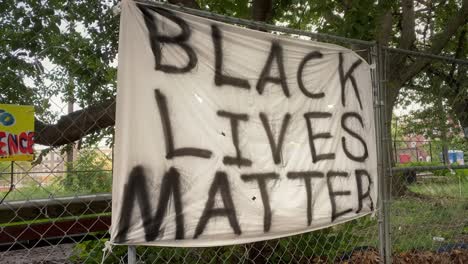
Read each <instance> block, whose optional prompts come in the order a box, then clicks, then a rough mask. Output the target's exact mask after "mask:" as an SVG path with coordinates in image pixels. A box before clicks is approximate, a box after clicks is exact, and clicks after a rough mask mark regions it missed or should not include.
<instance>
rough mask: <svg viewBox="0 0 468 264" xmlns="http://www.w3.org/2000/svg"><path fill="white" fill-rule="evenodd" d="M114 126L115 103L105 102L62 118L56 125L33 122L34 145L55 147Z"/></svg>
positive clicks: (38, 121)
mask: <svg viewBox="0 0 468 264" xmlns="http://www.w3.org/2000/svg"><path fill="white" fill-rule="evenodd" d="M114 124H115V101H106V102H103V103H100V104H99V105H94V106H90V107H88V108H84V109H81V110H78V111H75V112H73V113H70V114H68V115H64V116H62V117H61V118H60V119H59V120H58V121H57V123H56V124H46V123H44V122H42V121H40V120H38V119H36V120H35V122H34V126H35V135H34V137H35V143H37V144H41V145H45V146H51V147H57V146H61V145H65V144H69V143H72V142H75V141H77V140H79V139H80V138H82V137H84V136H86V135H88V134H91V133H93V132H96V131H98V130H100V129H103V128H107V127H111V126H113V125H114Z"/></svg>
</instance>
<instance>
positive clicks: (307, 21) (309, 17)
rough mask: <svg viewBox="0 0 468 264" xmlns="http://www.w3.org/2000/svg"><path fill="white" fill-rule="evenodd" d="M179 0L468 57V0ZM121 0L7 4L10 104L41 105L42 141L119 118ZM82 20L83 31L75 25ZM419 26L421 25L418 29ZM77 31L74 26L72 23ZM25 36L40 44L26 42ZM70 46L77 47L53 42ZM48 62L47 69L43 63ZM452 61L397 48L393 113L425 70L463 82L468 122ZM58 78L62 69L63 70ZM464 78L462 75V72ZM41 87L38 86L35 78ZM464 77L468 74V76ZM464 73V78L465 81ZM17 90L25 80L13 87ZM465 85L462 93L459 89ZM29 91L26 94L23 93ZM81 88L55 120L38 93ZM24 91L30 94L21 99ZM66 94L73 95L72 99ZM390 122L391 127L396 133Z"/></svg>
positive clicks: (454, 93)
mask: <svg viewBox="0 0 468 264" xmlns="http://www.w3.org/2000/svg"><path fill="white" fill-rule="evenodd" d="M169 2H171V3H175V4H182V5H184V6H188V7H194V8H198V7H199V6H200V7H202V8H203V9H207V10H209V11H212V12H217V13H222V14H226V15H231V16H237V17H241V18H249V17H250V18H252V19H254V20H260V21H267V22H270V23H277V22H282V23H286V24H287V25H288V26H290V27H294V28H298V29H303V30H311V29H314V30H316V31H318V32H323V33H330V34H335V35H339V36H343V37H349V38H357V39H363V40H375V41H377V42H378V43H379V44H380V45H382V46H389V47H396V48H401V49H406V50H414V51H424V52H427V53H430V54H435V55H437V54H443V55H448V56H453V57H458V58H466V50H467V49H466V27H467V25H466V24H467V18H468V0H415V1H413V0H402V1H396V0H385V1H383V0H381V1H378V2H376V1H371V0H363V1H351V0H345V1H318V0H308V1H307V0H277V1H272V0H254V1H252V2H250V1H248V0H241V1H232V0H226V1H223V2H222V3H221V2H220V1H214V0H199V1H194V0H171V1H169ZM114 4H115V0H112V1H108V2H107V1H106V2H101V1H98V0H93V1H86V2H80V1H78V2H75V1H69V2H65V3H63V2H62V1H57V0H55V1H52V0H51V1H48V2H46V3H45V4H38V3H37V2H36V1H34V0H23V1H19V2H18V1H13V0H6V1H3V2H2V3H1V4H0V13H2V18H1V19H0V26H1V28H2V36H4V37H3V38H2V40H0V48H1V51H0V64H1V65H2V72H4V76H2V77H0V86H1V87H2V89H5V87H7V88H6V89H7V91H6V92H4V93H2V95H1V97H0V98H1V100H2V102H11V103H34V104H35V105H36V106H37V107H38V108H39V115H38V117H39V118H38V119H36V142H37V143H40V144H44V145H49V146H60V145H64V144H67V143H71V142H74V141H76V140H78V139H80V138H82V137H84V136H86V135H90V134H91V135H94V136H96V135H98V134H96V133H99V131H102V130H103V129H109V128H111V127H112V126H113V124H114V116H115V104H114V101H113V98H114V94H115V68H114V67H112V66H110V65H112V62H113V61H114V60H115V57H116V52H117V24H118V23H117V17H115V16H114V15H113V13H112V9H111V7H112V6H113V5H114ZM76 25H80V27H82V32H85V33H86V34H87V35H88V36H82V35H83V33H82V32H77V31H75V30H74V26H76ZM416 25H417V26H416ZM64 27H65V28H68V30H67V31H64V30H63V28H64ZM24 39H27V40H30V41H22V40H24ZM63 45H66V46H69V47H70V48H69V50H68V51H65V50H62V49H52V48H47V47H50V46H63ZM44 58H48V59H50V60H51V61H52V62H53V63H55V64H56V65H58V66H59V70H60V71H62V73H65V74H62V76H65V77H62V78H60V77H57V80H55V79H54V78H51V80H52V81H55V82H56V84H57V85H56V88H55V89H40V87H41V85H40V83H41V79H40V78H41V74H40V73H41V72H40V69H41V66H40V64H41V63H37V62H38V59H44ZM38 64H39V66H38ZM445 68H447V67H444V66H443V65H442V67H440V66H438V65H435V66H434V65H432V63H431V60H429V59H427V58H423V57H415V56H408V55H405V54H402V53H393V54H391V56H388V62H387V65H386V70H387V72H386V75H387V80H388V81H387V90H386V102H385V104H386V111H387V116H388V117H391V116H392V110H393V107H394V106H395V104H396V102H397V99H398V95H399V94H400V93H401V92H402V90H403V89H402V88H403V87H406V86H408V85H409V84H411V82H412V80H413V79H414V78H415V76H417V75H418V74H421V73H423V72H428V71H437V72H438V73H440V74H441V75H442V74H443V75H444V76H447V77H450V79H452V80H453V79H456V78H454V77H457V76H458V77H460V78H459V79H458V81H456V82H455V81H448V79H447V84H450V85H447V86H445V88H444V89H449V90H450V91H451V92H450V93H445V94H444V96H445V97H446V98H447V100H452V104H451V105H452V106H453V109H458V110H457V113H459V114H457V118H458V119H459V121H460V123H461V124H462V125H463V126H465V127H467V126H468V115H467V114H464V113H466V112H467V109H466V107H467V105H468V104H467V103H466V102H467V101H466V100H467V99H466V97H464V98H463V97H462V100H460V97H459V96H458V94H459V90H463V89H464V87H466V72H465V73H464V72H463V69H466V68H462V67H461V66H459V65H453V66H452V69H451V70H450V71H447V70H446V69H445ZM55 76H57V75H55ZM458 77H457V78H458ZM28 78H29V79H31V80H33V81H34V83H35V84H37V85H36V86H35V85H28V84H26V83H25V79H28ZM463 78H464V79H463ZM461 79H463V80H461ZM11 87H15V90H13V89H12V88H11ZM457 89H458V90H457ZM18 91H19V93H18ZM40 92H43V93H45V94H46V95H53V94H65V95H69V94H70V93H72V94H73V95H74V98H76V100H77V102H78V103H79V104H80V106H82V107H83V109H82V110H79V111H75V112H73V113H71V114H68V115H64V116H62V117H61V118H60V119H58V120H54V119H51V118H49V121H53V122H51V123H48V122H47V121H48V120H47V118H46V117H48V115H47V114H46V112H47V111H46V109H47V106H48V102H47V101H46V100H45V101H44V100H42V101H40V100H39V99H40V98H38V94H40ZM18 94H21V95H22V96H20V97H19V96H18ZM65 99H66V98H65ZM390 123H391V122H390V120H389V121H388V123H387V131H388V133H390Z"/></svg>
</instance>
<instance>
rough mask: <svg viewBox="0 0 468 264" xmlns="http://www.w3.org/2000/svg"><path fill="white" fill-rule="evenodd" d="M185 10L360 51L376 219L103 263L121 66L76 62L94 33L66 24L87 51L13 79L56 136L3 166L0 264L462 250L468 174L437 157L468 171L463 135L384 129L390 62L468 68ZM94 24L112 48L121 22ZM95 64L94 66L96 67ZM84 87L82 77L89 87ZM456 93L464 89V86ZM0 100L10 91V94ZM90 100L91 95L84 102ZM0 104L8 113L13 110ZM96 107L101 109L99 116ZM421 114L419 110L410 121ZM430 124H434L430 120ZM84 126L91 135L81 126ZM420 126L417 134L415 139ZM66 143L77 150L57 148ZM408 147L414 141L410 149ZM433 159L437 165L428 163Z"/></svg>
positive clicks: (410, 93) (330, 258)
mask: <svg viewBox="0 0 468 264" xmlns="http://www.w3.org/2000/svg"><path fill="white" fill-rule="evenodd" d="M114 4H115V3H111V2H109V4H108V8H109V9H111V8H112V6H113V5H114ZM164 6H166V5H164ZM171 8H175V7H171ZM184 10H185V11H188V12H191V13H194V14H196V15H201V16H204V17H209V18H212V19H216V20H220V21H223V22H228V23H233V24H238V25H241V26H245V27H249V28H256V29H262V30H265V31H271V32H272V33H274V34H288V35H290V36H292V37H300V38H303V39H312V40H318V41H322V42H328V43H336V44H339V45H342V46H345V47H348V48H350V49H352V50H354V51H356V52H357V53H358V54H359V55H360V56H361V57H363V58H364V59H365V60H366V61H367V62H368V63H369V64H371V65H374V66H375V67H372V68H373V70H372V78H373V80H372V81H373V87H374V93H375V116H376V122H377V130H378V131H377V132H378V135H379V137H378V142H376V144H377V145H378V146H379V147H378V149H379V153H376V155H378V160H379V169H380V174H381V186H379V204H378V214H377V216H366V217H363V218H360V219H357V220H353V221H351V222H348V223H345V224H341V225H337V226H333V227H330V228H326V229H322V230H318V231H314V232H310V233H306V234H302V235H296V236H291V237H288V238H282V239H276V240H270V241H265V242H257V243H251V244H244V245H236V246H226V247H211V248H162V247H145V246H137V247H134V246H130V247H125V246H114V247H113V248H112V250H110V251H109V250H107V251H105V252H104V251H103V249H104V248H106V244H105V243H106V241H108V239H109V232H108V230H109V227H110V217H111V202H112V201H111V194H110V191H111V189H112V145H113V136H112V135H113V129H112V128H109V126H108V123H106V122H112V121H113V118H114V114H115V109H114V107H115V104H114V102H113V99H112V98H114V96H115V85H116V83H115V72H116V56H115V55H116V51H115V49H116V46H115V47H111V48H109V49H114V53H112V52H111V53H110V54H113V55H114V56H110V57H109V58H108V59H107V61H105V62H102V61H101V62H92V61H91V62H90V61H85V60H80V59H78V57H79V56H80V54H81V53H83V52H84V51H86V48H89V45H90V43H87V42H86V41H85V40H86V39H90V38H93V37H94V33H93V32H89V31H86V30H84V29H82V30H80V29H79V28H80V27H81V26H80V25H73V24H70V25H65V26H64V27H63V28H60V29H59V30H60V31H61V32H62V35H63V36H64V38H66V37H67V36H68V35H69V34H71V35H72V34H79V35H82V36H81V37H80V39H84V43H70V42H69V39H64V40H63V41H61V40H57V43H59V44H58V45H57V46H52V47H46V48H44V49H41V50H38V51H36V52H35V53H34V52H31V54H29V55H28V56H29V58H31V61H30V62H31V63H30V64H31V65H33V67H34V69H35V70H36V71H37V74H36V75H34V76H33V77H31V76H27V75H24V74H23V75H18V76H17V77H15V78H19V79H23V80H24V83H25V85H26V86H31V87H36V88H35V90H34V91H35V94H34V96H33V99H34V100H35V101H34V105H35V106H36V115H37V116H38V117H40V119H41V120H43V121H45V122H46V123H50V124H53V123H57V124H59V125H58V126H50V125H47V124H46V123H42V122H41V123H38V122H36V131H37V132H39V135H38V141H39V143H40V144H38V145H37V146H36V152H37V153H36V160H35V161H34V162H33V163H30V162H0V198H4V200H2V203H1V204H0V260H1V261H0V262H2V263H333V262H338V263H378V262H381V261H386V262H390V261H391V259H392V255H393V256H394V260H395V259H398V258H400V256H399V254H401V253H405V252H409V251H411V250H420V251H436V252H439V253H443V252H451V250H453V249H456V248H458V249H463V248H465V249H466V248H467V246H468V218H467V217H466V216H467V213H468V211H467V208H468V169H467V167H466V166H465V165H463V164H461V162H460V161H458V162H457V164H452V165H451V166H448V167H447V166H446V165H448V164H446V165H444V158H443V155H442V158H441V155H440V154H441V153H444V152H445V153H448V150H462V151H465V152H464V153H465V156H464V158H463V159H464V160H466V156H468V148H467V143H466V139H465V142H461V143H460V144H458V143H457V142H456V141H454V138H458V137H463V135H457V134H456V133H460V132H459V131H462V130H461V129H460V127H457V124H456V123H454V122H452V123H450V122H445V123H444V122H442V123H439V124H438V126H437V127H436V126H434V124H433V123H427V120H425V119H422V118H421V119H418V120H407V121H405V122H401V123H400V124H399V126H400V127H404V128H405V129H406V130H402V131H390V130H388V129H387V128H388V127H389V126H387V127H386V126H385V125H386V124H387V123H388V122H392V119H391V114H392V113H391V112H390V113H389V112H388V106H386V105H384V104H383V102H384V101H385V99H386V98H385V97H386V96H390V95H391V89H394V88H393V87H391V85H389V84H388V82H387V77H388V74H389V73H388V72H390V70H389V69H388V67H390V63H389V60H390V58H392V57H393V56H400V57H402V58H405V59H408V58H409V59H410V60H411V59H416V58H417V57H418V56H420V57H423V58H424V60H430V61H431V63H430V65H436V66H437V65H442V66H444V65H446V66H447V67H448V66H450V67H453V68H455V69H456V72H461V73H463V72H465V73H466V72H467V62H466V61H461V60H447V59H446V58H443V57H434V56H432V57H427V56H426V55H424V54H418V53H413V52H408V51H402V50H396V49H390V48H382V47H379V46H377V45H376V44H375V43H372V42H366V41H360V40H352V39H345V38H341V37H335V36H329V35H322V34H313V33H310V32H303V31H299V30H292V29H287V28H280V27H275V26H271V25H266V24H263V23H258V22H252V21H246V20H240V19H233V18H229V17H224V16H220V15H215V14H211V13H207V12H203V11H196V10H191V11H190V10H186V9H184ZM99 20H102V21H103V23H104V24H105V25H104V26H103V28H102V29H101V30H110V31H113V32H114V33H115V34H111V35H109V36H110V37H109V39H107V40H106V39H103V40H100V41H101V42H102V43H104V42H106V41H107V42H109V43H110V44H109V45H110V46H112V44H113V45H115V43H116V37H115V36H116V34H117V32H118V17H116V16H114V15H113V14H112V12H109V17H103V18H99ZM76 28H78V29H79V30H76ZM37 34H39V33H37ZM34 38H35V36H34V34H33V35H32V36H31V39H30V40H29V41H31V42H32V41H34ZM91 44H92V43H91ZM104 46H107V44H106V45H104ZM93 52H96V51H95V50H94V51H93ZM64 58H74V59H72V60H71V61H72V62H73V63H70V64H66V65H68V66H64V65H65V64H62V63H61V61H60V59H64ZM69 62H70V61H68V62H67V63H69ZM15 63H18V62H17V61H15V60H13V59H2V61H1V64H0V69H3V70H4V71H6V69H8V68H9V67H12V65H13V66H14V65H15ZM93 63H94V64H95V66H90V65H93ZM102 64H105V66H103V65H102ZM93 67H95V68H93ZM442 68H443V67H442ZM83 76H86V80H84V79H83V78H84V77H83ZM434 76H439V77H437V78H439V79H440V78H442V77H441V76H440V75H437V74H433V76H428V75H427V74H426V73H420V74H418V75H415V76H413V77H412V81H411V83H413V84H417V85H420V86H422V87H424V86H426V88H427V87H431V85H430V84H433V83H434V82H435V81H437V80H436V77H434ZM429 78H433V79H430V80H429ZM438 81H439V84H440V87H442V86H444V85H445V86H447V85H449V84H448V82H447V81H446V80H438ZM93 82H95V83H97V85H98V86H99V89H97V90H94V91H91V92H90V89H88V88H87V87H86V85H83V84H82V83H88V84H89V83H93ZM460 82H462V84H463V83H464V82H463V80H461V81H460ZM13 83H14V82H13ZM465 84H466V82H465ZM3 85H4V84H3ZM80 86H84V87H80ZM454 87H455V86H454ZM464 87H465V88H463V86H462V88H461V89H459V91H458V92H456V93H455V94H454V95H453V98H458V99H459V98H463V99H464V100H466V98H468V94H467V93H468V91H467V89H466V86H464ZM1 89H2V91H3V90H5V91H6V90H12V89H14V88H13V87H11V86H5V85H4V86H2V87H1ZM403 90H404V93H403V96H401V97H400V98H398V102H396V104H399V105H405V99H408V98H409V97H411V98H414V100H417V99H418V96H422V95H420V94H418V93H421V90H419V91H418V90H417V89H411V87H409V86H408V87H406V86H405V87H404V88H403ZM86 92H89V93H90V94H85V95H83V94H82V93H86ZM97 94H99V95H97ZM25 96H27V94H25ZM83 98H85V99H83ZM3 101H4V103H9V101H8V100H6V99H5V100H3ZM38 102H39V103H38ZM456 102H457V101H456V100H455V101H449V100H447V99H444V101H442V102H441V103H440V105H439V107H440V109H438V113H439V114H440V119H441V120H447V119H450V118H451V117H453V115H454V114H457V113H453V112H450V111H449V110H448V109H449V108H450V106H451V105H450V104H454V103H456ZM2 103H3V102H2ZM96 103H99V106H94V105H95V104H96ZM425 107H426V106H424V105H421V106H420V107H416V108H415V111H416V110H418V109H425ZM403 108H405V107H403ZM426 108H427V107H426ZM89 109H91V111H88V110H89ZM450 109H451V108H450ZM403 112H404V111H403ZM404 114H405V113H400V115H404ZM406 114H407V113H406ZM429 117H432V118H433V117H434V116H433V115H432V116H431V115H430V114H429ZM83 120H84V121H83ZM109 120H110V121H109ZM416 121H417V122H416ZM83 123H85V124H88V126H83ZM89 124H91V125H89ZM416 126H417V127H418V130H416V129H413V130H411V129H412V128H414V127H416ZM83 127H87V129H83ZM392 127H395V126H392ZM101 128H104V129H101ZM435 130H437V131H435ZM424 131H425V132H424ZM457 131H458V132H457ZM41 132H42V134H41ZM411 133H412V134H411ZM424 133H426V134H424ZM410 134H411V135H425V136H427V137H428V138H429V137H431V138H434V137H435V136H437V138H438V141H431V143H429V145H428V144H427V140H426V139H425V138H424V139H423V140H421V139H420V138H419V139H417V140H413V141H412V140H407V139H405V138H402V137H401V135H410ZM45 135H47V136H45ZM84 135H87V136H84ZM398 136H400V137H399V138H397V137H398ZM64 141H73V142H74V143H72V144H65V145H63V144H61V142H64ZM408 142H409V144H408ZM412 142H416V143H415V146H413V145H412ZM436 142H437V143H436ZM428 148H429V149H430V150H428ZM428 152H429V154H428ZM408 153H409V154H408ZM423 154H424V155H423ZM404 155H409V156H410V160H409V162H404V163H403V162H402V158H401V157H404ZM427 156H430V157H431V158H430V159H427ZM421 157H422V159H421ZM436 162H437V163H436ZM390 164H396V167H395V168H393V169H391V168H390V167H391V166H390ZM435 165H437V166H438V167H434V166H435ZM459 165H461V166H459ZM456 166H458V167H456ZM450 254H452V253H450ZM451 257H453V256H452V255H451Z"/></svg>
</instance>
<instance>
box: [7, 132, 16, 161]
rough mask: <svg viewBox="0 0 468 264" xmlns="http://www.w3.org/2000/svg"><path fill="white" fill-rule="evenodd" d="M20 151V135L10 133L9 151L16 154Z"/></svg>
mask: <svg viewBox="0 0 468 264" xmlns="http://www.w3.org/2000/svg"><path fill="white" fill-rule="evenodd" d="M17 152H18V136H17V135H14V134H9V135H8V153H9V155H10V156H11V155H15V154H16V153H17Z"/></svg>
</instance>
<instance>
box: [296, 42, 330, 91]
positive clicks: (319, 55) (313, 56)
mask: <svg viewBox="0 0 468 264" xmlns="http://www.w3.org/2000/svg"><path fill="white" fill-rule="evenodd" d="M322 57H323V54H322V53H321V52H319V51H313V52H311V53H309V54H307V55H306V56H305V57H304V59H302V61H301V63H300V64H299V68H298V69H297V85H298V86H299V89H301V92H302V93H303V94H304V95H305V96H307V97H310V98H315V99H319V98H322V97H324V96H325V93H323V92H321V93H311V92H309V91H308V90H307V88H306V87H305V85H304V81H303V80H302V75H303V74H304V67H305V65H306V64H307V62H308V61H310V60H312V59H320V58H322Z"/></svg>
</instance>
